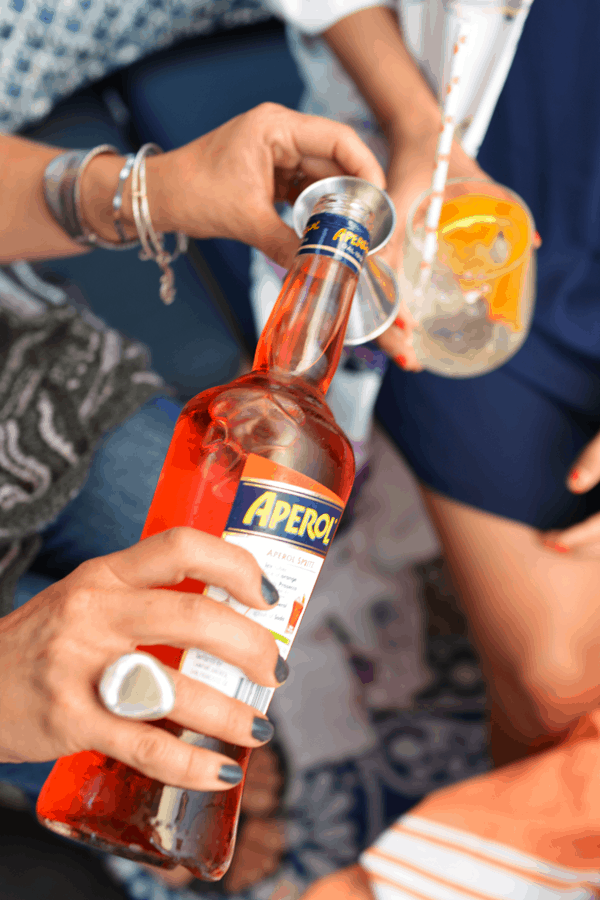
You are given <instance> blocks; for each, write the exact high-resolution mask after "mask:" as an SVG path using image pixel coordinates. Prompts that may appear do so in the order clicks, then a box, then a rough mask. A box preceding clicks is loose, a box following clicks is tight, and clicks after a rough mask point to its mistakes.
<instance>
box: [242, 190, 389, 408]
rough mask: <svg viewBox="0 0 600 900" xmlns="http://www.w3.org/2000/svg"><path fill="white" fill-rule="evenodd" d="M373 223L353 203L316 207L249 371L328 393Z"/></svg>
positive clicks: (330, 201) (327, 201)
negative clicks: (299, 381)
mask: <svg viewBox="0 0 600 900" xmlns="http://www.w3.org/2000/svg"><path fill="white" fill-rule="evenodd" d="M372 220H373V214H372V213H370V211H369V210H368V209H367V208H365V207H364V206H363V205H362V204H359V203H357V201H348V200H345V199H344V198H341V197H326V198H323V199H322V200H321V201H320V203H319V204H318V205H317V207H316V208H315V211H314V212H313V215H312V216H311V217H310V219H309V221H308V224H307V228H306V230H305V232H304V238H303V240H302V244H301V246H300V249H299V251H298V254H297V256H296V259H295V260H294V263H293V264H292V267H291V269H290V271H289V273H288V275H287V277H286V279H285V281H284V283H283V286H282V289H281V292H280V294H279V297H278V298H277V301H276V303H275V306H274V308H273V311H272V312H271V315H270V317H269V320H268V322H267V324H266V326H265V328H264V330H263V332H262V334H261V337H260V340H259V342H258V347H257V350H256V355H255V357H254V367H253V368H254V371H260V372H269V373H271V374H272V375H273V376H274V377H275V378H277V379H278V380H287V379H294V380H297V379H301V380H303V381H304V382H306V383H307V385H310V386H311V387H312V388H313V389H316V390H317V391H319V392H321V393H323V394H325V393H326V392H327V389H328V388H329V385H330V383H331V379H332V378H333V376H334V374H335V370H336V369H337V366H338V363H339V361H340V356H341V353H342V349H343V346H344V336H345V334H346V326H347V324H348V317H349V315H350V306H351V303H352V299H353V297H354V292H355V290H356V285H357V283H358V278H359V275H360V270H361V267H362V263H363V260H364V258H365V257H366V254H367V252H368V247H369V232H368V230H367V229H368V227H369V226H370V225H371V224H372ZM363 223H364V224H363ZM365 226H366V227H365Z"/></svg>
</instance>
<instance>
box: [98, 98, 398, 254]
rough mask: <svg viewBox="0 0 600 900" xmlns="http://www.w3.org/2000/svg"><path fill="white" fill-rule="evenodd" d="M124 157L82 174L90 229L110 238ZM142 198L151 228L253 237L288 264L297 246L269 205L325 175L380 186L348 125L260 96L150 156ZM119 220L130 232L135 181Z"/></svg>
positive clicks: (377, 170)
mask: <svg viewBox="0 0 600 900" xmlns="http://www.w3.org/2000/svg"><path fill="white" fill-rule="evenodd" d="M122 165H123V158H122V157H118V156H108V155H104V156H99V157H97V158H96V159H94V160H93V161H92V162H91V163H90V165H89V166H88V167H87V168H86V170H85V173H84V176H83V178H82V185H81V197H82V208H83V211H84V216H85V219H86V221H87V223H88V225H89V227H90V228H91V229H92V230H93V231H95V232H96V233H97V234H99V235H100V237H103V238H105V239H106V240H114V239H115V233H114V226H113V224H112V206H111V204H112V197H113V194H114V188H115V184H116V183H117V179H118V175H119V171H120V168H121V166H122ZM146 172H147V184H148V202H149V208H150V212H151V215H152V222H153V224H154V226H155V228H156V230H157V231H161V232H165V233H168V232H173V231H180V232H183V233H184V234H187V235H189V236H190V237H193V238H201V239H206V238H215V237H221V238H231V239H233V240H236V241H243V242H244V243H246V244H250V245H251V246H253V247H256V248H257V249H259V250H262V251H263V253H266V254H267V256H269V257H270V258H271V259H273V260H275V262H276V263H278V264H279V265H281V266H284V267H285V268H288V267H289V265H290V264H291V262H292V260H293V258H294V254H295V252H296V250H297V249H298V245H299V241H298V238H297V236H296V234H295V233H294V231H293V229H292V228H290V227H289V226H288V225H286V224H285V222H283V220H282V219H281V217H280V216H279V214H278V213H277V211H276V209H275V203H276V202H278V201H283V200H288V199H290V200H294V199H295V197H296V196H298V194H300V193H301V191H302V190H304V188H305V187H307V186H308V185H309V184H312V183H313V182H314V181H318V180H319V179H320V178H326V177H328V176H330V175H354V176H357V177H359V178H364V179H365V180H366V181H370V182H371V183H372V184H375V185H376V186H377V187H384V185H385V177H384V174H383V171H382V169H381V167H380V166H379V163H378V162H377V160H376V159H375V157H374V156H373V154H372V153H371V151H370V150H369V149H368V148H367V146H366V145H365V144H364V143H363V142H362V141H361V140H360V138H359V137H358V136H357V135H356V133H355V131H354V130H353V129H352V128H350V126H348V125H342V124H341V123H339V122H332V121H330V120H329V119H325V118H321V117H319V116H307V115H304V114H303V113H299V112H295V111H294V110H291V109H286V108H285V107H284V106H278V105H277V104H275V103H263V104H261V105H260V106H258V107H256V108H255V109H252V110H250V111H249V112H246V113H243V114H242V115H240V116H236V117H235V118H234V119H231V121H229V122H226V123H225V124H224V125H221V126H220V127H219V128H215V130H214V131H211V132H209V133H208V134H205V135H203V136H202V137H199V138H198V139H197V140H195V141H192V142H191V143H190V144H186V145H185V146H184V147H180V148H178V149H177V150H172V151H171V152H169V153H164V154H161V155H158V156H153V157H149V158H148V160H147V162H146ZM123 224H124V226H125V230H126V232H127V233H128V235H129V236H131V237H135V234H136V231H135V226H134V222H133V212H132V207H131V180H129V181H128V182H127V183H126V185H125V190H124V193H123Z"/></svg>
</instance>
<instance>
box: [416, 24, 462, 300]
mask: <svg viewBox="0 0 600 900" xmlns="http://www.w3.org/2000/svg"><path fill="white" fill-rule="evenodd" d="M468 35H469V22H468V20H467V19H466V18H462V17H461V18H460V19H459V31H458V37H457V39H456V44H455V45H454V55H453V58H452V65H451V67H450V78H449V80H448V85H447V87H446V96H445V98H444V103H443V106H442V123H443V125H442V131H441V133H440V137H439V140H438V145H437V150H436V160H435V169H434V172H433V180H432V182H431V201H430V203H429V208H428V210H427V215H426V217H425V240H424V242H423V258H422V260H421V277H420V280H419V286H418V290H417V292H418V293H419V294H421V293H422V291H423V288H424V287H425V285H426V284H427V283H428V281H429V279H430V277H431V269H432V266H433V259H434V257H435V254H436V251H437V231H438V226H439V223H440V215H441V213H442V204H443V202H444V188H445V186H446V179H447V178H448V165H449V163H450V151H451V149H452V140H453V138H454V131H455V128H456V112H457V109H458V100H459V96H460V92H459V90H458V85H459V84H460V81H461V77H462V74H463V71H464V68H465V61H466V58H467V49H468V41H467V37H468Z"/></svg>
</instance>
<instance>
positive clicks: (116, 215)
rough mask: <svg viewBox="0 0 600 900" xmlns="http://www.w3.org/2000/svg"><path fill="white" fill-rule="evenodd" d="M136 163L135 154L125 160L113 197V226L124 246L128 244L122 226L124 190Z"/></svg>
mask: <svg viewBox="0 0 600 900" xmlns="http://www.w3.org/2000/svg"><path fill="white" fill-rule="evenodd" d="M134 162H135V153H130V154H129V156H128V157H127V159H126V160H125V165H124V166H123V168H122V169H121V171H120V172H119V182H118V184H117V190H116V192H115V196H114V197H113V202H112V208H113V224H114V226H115V231H116V232H117V234H118V235H119V239H120V241H121V243H122V244H125V243H127V242H128V240H129V239H128V237H127V235H126V234H125V229H124V228H123V226H122V224H121V213H122V207H123V190H124V188H125V182H126V181H127V179H128V178H129V176H130V175H131V170H132V169H133V164H134Z"/></svg>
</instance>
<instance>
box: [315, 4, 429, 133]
mask: <svg viewBox="0 0 600 900" xmlns="http://www.w3.org/2000/svg"><path fill="white" fill-rule="evenodd" d="M324 37H325V40H326V41H327V43H328V44H329V46H330V47H331V49H332V50H333V52H334V53H335V54H336V56H337V57H338V59H339V60H340V62H341V63H342V65H343V66H344V68H345V69H346V71H347V72H348V74H349V75H350V76H351V77H352V79H353V81H354V82H355V84H356V86H357V87H358V89H359V90H360V92H361V93H362V95H363V97H364V98H365V100H366V101H367V102H368V104H369V106H370V107H371V109H372V110H373V112H374V114H375V116H376V118H377V120H378V122H379V124H380V125H381V127H382V129H383V130H384V132H385V133H386V135H387V136H388V138H389V139H390V140H392V141H393V140H402V141H406V140H412V141H419V142H420V141H423V140H426V139H432V138H433V140H435V138H436V137H437V134H438V132H439V128H440V122H441V119H440V112H439V108H438V103H437V100H436V98H435V97H434V95H433V94H432V92H431V89H430V88H429V85H428V84H427V82H426V81H425V79H424V78H423V76H422V75H421V73H420V71H419V68H418V66H417V65H416V64H415V62H414V60H413V59H412V57H411V55H410V53H409V52H408V50H407V49H406V47H405V45H404V41H403V40H402V35H401V33H400V29H399V27H398V20H397V17H396V14H395V13H394V12H393V11H392V10H391V9H389V8H388V7H384V6H376V7H372V8H369V9H363V10H360V11H359V12H357V13H354V14H353V15H350V16H347V17H346V18H344V19H341V20H340V21H338V22H336V23H335V25H333V26H332V27H331V28H329V29H328V30H327V31H326V32H325V34H324Z"/></svg>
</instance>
